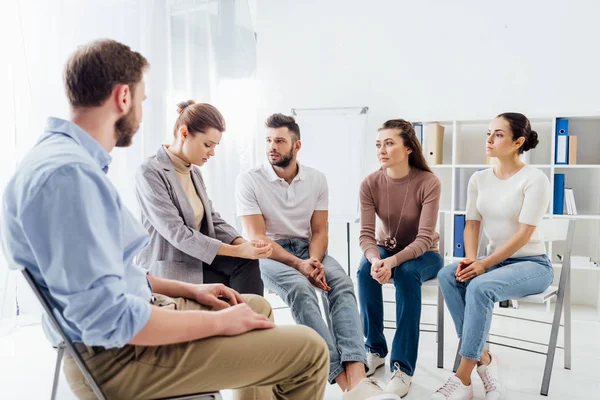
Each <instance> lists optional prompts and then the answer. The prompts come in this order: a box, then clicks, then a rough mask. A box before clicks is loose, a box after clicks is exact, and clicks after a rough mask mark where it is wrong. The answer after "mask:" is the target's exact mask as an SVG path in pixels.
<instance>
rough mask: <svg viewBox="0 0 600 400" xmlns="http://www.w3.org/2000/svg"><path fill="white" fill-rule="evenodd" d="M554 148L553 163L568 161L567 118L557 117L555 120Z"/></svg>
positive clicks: (565, 162)
mask: <svg viewBox="0 0 600 400" xmlns="http://www.w3.org/2000/svg"><path fill="white" fill-rule="evenodd" d="M555 144H556V148H555V150H554V153H555V154H554V164H557V165H560V164H568V163H569V120H568V119H566V118H558V119H557V120H556V142H555Z"/></svg>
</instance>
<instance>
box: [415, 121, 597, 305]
mask: <svg viewBox="0 0 600 400" xmlns="http://www.w3.org/2000/svg"><path fill="white" fill-rule="evenodd" d="M557 118H567V119H569V135H576V136H577V141H578V143H577V164H575V165H555V164H554V151H555V131H556V130H555V127H556V119H557ZM530 121H531V125H532V128H533V130H535V131H536V132H537V133H538V138H539V144H538V146H537V147H536V148H535V149H533V150H531V151H529V152H527V153H529V154H527V153H526V154H525V155H524V156H523V160H524V161H525V162H526V164H528V165H531V166H534V167H536V168H539V169H540V170H542V171H543V172H544V173H545V174H546V175H547V176H548V180H549V181H550V183H551V185H552V188H553V189H554V175H555V174H557V173H563V174H565V186H566V187H570V188H572V189H573V192H574V196H575V202H576V204H577V211H578V215H555V214H553V204H554V190H553V191H552V198H551V200H550V205H549V207H548V209H547V211H546V215H545V216H544V218H575V219H576V220H577V224H576V230H575V240H574V244H573V251H572V255H574V256H586V257H591V258H592V259H593V260H595V261H600V115H598V116H591V117H590V116H569V115H561V116H557V117H547V118H530ZM427 122H430V121H423V124H425V123H427ZM431 122H438V123H439V124H441V125H443V126H444V128H445V131H444V146H443V149H444V154H443V161H442V163H441V164H437V165H430V167H431V169H432V171H433V172H434V173H435V174H436V175H437V176H438V177H439V179H440V181H441V183H442V197H441V201H440V211H441V212H444V213H445V215H446V218H447V219H446V221H445V226H446V235H447V236H446V238H445V240H446V243H448V244H449V245H447V246H446V254H445V255H444V257H445V259H446V262H452V261H454V260H456V258H455V257H454V256H453V251H454V249H453V244H454V237H453V232H454V218H453V216H454V215H458V214H464V213H465V207H466V190H467V183H468V180H469V178H470V177H471V175H472V174H473V173H474V172H475V171H477V170H479V169H483V168H490V167H491V165H490V164H486V155H485V141H486V139H487V135H486V134H487V130H488V126H489V123H490V120H455V121H431ZM425 150H426V149H425ZM565 212H566V207H565ZM563 247H564V245H563V244H562V243H560V242H556V243H551V244H550V245H549V248H548V256H549V257H550V258H551V260H552V262H553V265H554V267H555V281H556V282H555V283H557V280H558V278H559V276H560V268H561V263H560V259H559V258H558V254H562V250H563ZM571 282H572V288H573V291H572V296H573V304H578V305H582V306H588V307H591V308H595V309H596V311H597V313H598V315H599V316H600V267H577V266H573V271H572V280H571Z"/></svg>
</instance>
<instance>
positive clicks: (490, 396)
mask: <svg viewBox="0 0 600 400" xmlns="http://www.w3.org/2000/svg"><path fill="white" fill-rule="evenodd" d="M490 357H491V359H492V361H491V362H490V363H489V364H488V365H480V366H479V367H477V373H478V374H479V377H480V378H481V380H482V381H483V387H484V388H485V400H501V399H504V388H503V386H502V383H501V382H500V376H499V372H498V359H497V357H496V356H492V355H491V354H490Z"/></svg>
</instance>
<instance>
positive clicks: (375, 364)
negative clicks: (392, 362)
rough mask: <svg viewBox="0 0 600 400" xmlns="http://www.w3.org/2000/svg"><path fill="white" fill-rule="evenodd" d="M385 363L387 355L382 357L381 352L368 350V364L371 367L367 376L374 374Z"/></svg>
mask: <svg viewBox="0 0 600 400" xmlns="http://www.w3.org/2000/svg"><path fill="white" fill-rule="evenodd" d="M384 365H385V357H383V358H381V357H379V354H377V353H371V352H370V351H367V366H368V367H369V369H368V370H367V376H371V375H373V374H374V373H375V371H376V370H377V369H378V368H381V367H383V366H384Z"/></svg>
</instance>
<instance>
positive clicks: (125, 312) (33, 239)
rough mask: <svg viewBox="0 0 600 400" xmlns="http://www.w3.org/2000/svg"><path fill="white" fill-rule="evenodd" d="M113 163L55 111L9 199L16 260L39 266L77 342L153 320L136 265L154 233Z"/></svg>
mask: <svg viewBox="0 0 600 400" xmlns="http://www.w3.org/2000/svg"><path fill="white" fill-rule="evenodd" d="M110 161H111V157H110V155H109V154H108V152H107V151H106V150H105V149H104V148H103V147H102V146H101V145H100V144H99V143H98V142H97V141H96V140H94V139H93V138H92V137H91V136H90V135H88V134H87V133H86V132H85V131H84V130H83V129H81V128H80V127H79V126H77V125H76V124H74V123H72V122H69V121H65V120H61V119H57V118H50V119H48V125H47V128H46V131H45V132H44V134H43V135H42V137H41V138H40V140H39V141H38V143H37V144H36V145H35V147H34V148H33V149H32V150H31V151H30V152H29V153H28V154H27V156H26V157H25V158H24V159H23V161H22V162H21V163H20V165H19V167H18V169H17V172H16V173H15V175H14V176H13V177H12V179H11V180H10V182H9V183H8V185H7V186H6V190H5V192H4V199H3V205H2V208H3V210H2V212H3V216H2V237H3V244H4V250H5V253H6V258H7V260H8V263H9V267H10V268H12V269H19V268H23V267H24V268H26V269H27V270H28V271H29V272H31V274H32V275H33V277H34V279H35V281H36V282H37V283H38V285H39V286H40V287H41V289H42V290H44V291H45V292H46V294H49V295H50V298H51V299H52V301H53V305H54V306H55V307H56V312H55V315H56V317H57V319H58V320H59V322H60V323H61V325H62V326H63V327H64V329H65V331H66V332H67V335H69V337H70V338H71V339H72V340H74V341H77V342H83V343H85V344H87V345H90V346H103V347H106V348H111V347H122V346H124V345H126V344H127V343H129V342H130V341H131V339H132V338H133V337H134V336H135V335H136V334H137V333H138V332H139V331H140V330H141V329H142V328H143V327H144V325H146V323H147V322H148V320H149V318H150V307H151V305H150V298H151V296H152V293H151V287H150V285H149V282H148V279H147V276H146V272H147V271H146V270H144V269H142V268H140V267H138V266H136V265H135V263H134V257H135V255H136V254H137V253H138V252H139V251H140V250H141V249H142V248H143V247H144V246H145V245H146V244H147V242H148V234H147V232H146V230H145V229H144V228H143V226H142V225H141V224H140V223H139V222H138V221H137V220H136V219H135V218H134V217H133V215H132V214H131V213H130V212H129V211H128V210H127V209H126V208H125V206H124V205H123V203H122V202H121V199H120V197H119V194H118V193H117V190H116V189H115V187H114V186H113V185H112V184H111V182H110V181H109V180H108V178H107V176H106V172H107V171H108V165H109V163H110ZM45 328H46V331H48V328H49V327H48V326H45ZM56 334H57V333H56V332H54V334H53V335H51V337H52V336H56ZM51 340H52V339H51ZM52 341H54V340H52Z"/></svg>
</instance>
